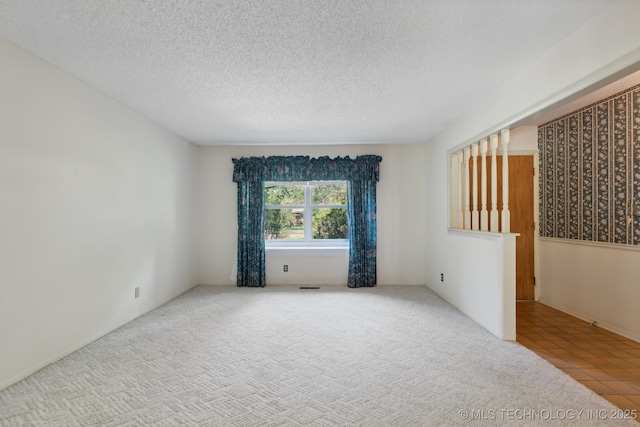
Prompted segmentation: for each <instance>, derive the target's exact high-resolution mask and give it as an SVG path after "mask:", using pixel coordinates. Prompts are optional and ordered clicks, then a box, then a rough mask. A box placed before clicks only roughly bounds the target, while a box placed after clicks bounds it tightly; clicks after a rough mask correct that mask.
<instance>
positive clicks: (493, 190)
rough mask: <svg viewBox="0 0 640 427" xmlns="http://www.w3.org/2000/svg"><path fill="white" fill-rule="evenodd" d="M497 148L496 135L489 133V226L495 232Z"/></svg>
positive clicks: (496, 218) (496, 217)
mask: <svg viewBox="0 0 640 427" xmlns="http://www.w3.org/2000/svg"><path fill="white" fill-rule="evenodd" d="M497 150H498V135H495V134H494V135H491V228H490V230H491V231H492V232H494V233H497V232H498V231H499V230H498V161H497V160H496V151H497Z"/></svg>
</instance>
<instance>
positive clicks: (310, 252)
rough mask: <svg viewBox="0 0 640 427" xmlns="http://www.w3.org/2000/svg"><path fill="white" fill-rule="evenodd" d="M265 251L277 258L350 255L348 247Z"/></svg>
mask: <svg viewBox="0 0 640 427" xmlns="http://www.w3.org/2000/svg"><path fill="white" fill-rule="evenodd" d="M265 250H266V251H267V253H268V254H270V255H277V256H291V255H294V256H298V255H300V256H341V255H347V254H348V253H349V247H348V246H271V247H268V246H267V247H266V248H265Z"/></svg>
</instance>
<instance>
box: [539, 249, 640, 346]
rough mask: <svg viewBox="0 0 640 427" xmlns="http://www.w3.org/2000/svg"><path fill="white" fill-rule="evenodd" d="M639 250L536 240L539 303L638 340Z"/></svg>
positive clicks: (639, 325) (639, 298) (639, 338)
mask: <svg viewBox="0 0 640 427" xmlns="http://www.w3.org/2000/svg"><path fill="white" fill-rule="evenodd" d="M639 282H640V248H633V247H627V246H621V245H619V246H618V247H616V245H605V244H597V243H590V242H579V241H567V240H564V239H550V238H542V237H541V238H540V298H539V301H540V302H542V303H544V304H547V305H550V306H551V307H554V308H557V309H559V310H561V311H564V312H566V313H569V314H572V315H574V316H576V317H579V318H581V319H583V320H586V321H588V322H598V325H599V326H601V327H603V328H605V329H608V330H610V331H613V332H616V333H618V334H620V335H624V336H626V337H628V338H631V339H634V340H636V341H640V321H638V301H640V286H638V285H639Z"/></svg>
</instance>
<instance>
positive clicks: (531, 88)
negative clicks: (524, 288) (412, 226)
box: [424, 0, 640, 324]
mask: <svg viewBox="0 0 640 427" xmlns="http://www.w3.org/2000/svg"><path fill="white" fill-rule="evenodd" d="M639 14H640V2H635V1H624V0H623V1H618V2H614V3H613V4H611V5H610V6H608V7H607V8H605V9H604V10H603V12H602V13H601V14H600V15H598V16H596V17H594V18H593V19H592V20H591V21H589V22H588V23H586V24H585V25H584V26H583V27H581V28H580V29H578V30H577V31H576V32H575V33H574V34H572V35H570V36H569V37H568V38H567V39H565V40H564V41H562V42H561V43H559V44H557V45H555V46H554V47H553V48H551V49H550V50H549V51H548V52H547V53H545V54H544V55H542V56H541V57H540V58H538V59H537V60H536V61H535V62H534V63H533V64H532V65H531V66H529V67H527V68H526V69H525V70H523V71H522V72H521V73H519V74H518V75H516V76H514V78H513V79H511V80H509V81H507V82H505V84H504V85H503V86H502V87H501V88H500V89H498V90H497V91H495V92H494V93H492V94H491V95H490V96H488V97H487V98H486V99H485V100H483V101H482V102H480V103H478V104H477V105H476V106H472V107H471V108H470V109H469V110H468V111H467V113H466V114H464V115H462V116H461V117H460V118H458V119H456V120H455V121H454V122H453V123H451V125H450V126H449V127H448V128H447V129H445V130H444V131H443V132H442V133H440V134H439V135H438V136H436V137H435V138H433V139H432V140H431V141H429V142H428V143H427V144H426V149H425V162H426V167H425V178H424V179H425V181H426V182H427V183H438V185H428V186H427V187H426V193H425V194H426V200H428V202H429V206H430V207H431V208H430V209H427V218H426V221H425V224H426V230H425V234H426V246H425V281H426V284H427V286H428V287H429V288H431V289H433V290H434V291H435V292H437V293H438V294H440V295H441V296H442V297H443V298H445V299H446V300H447V301H449V302H450V303H451V304H453V305H454V306H456V307H458V308H460V309H461V311H463V312H464V313H465V314H467V315H469V316H470V317H471V318H473V319H474V320H476V321H477V322H478V323H480V324H486V323H487V322H490V321H491V319H492V317H493V314H492V311H491V310H492V307H491V306H487V305H486V304H485V303H483V301H482V300H481V299H479V300H478V301H477V303H475V304H474V305H473V307H468V299H467V296H468V295H473V294H474V293H476V292H477V289H478V287H479V286H482V284H486V283H488V281H490V280H493V276H492V275H491V273H490V272H489V271H483V270H480V271H478V274H477V275H468V276H466V277H462V276H456V275H455V274H454V275H453V276H452V274H453V273H452V271H454V270H456V269H468V268H470V267H468V266H469V265H473V264H477V263H479V264H481V265H492V264H495V263H497V262H500V260H499V259H498V258H499V257H498V256H497V255H496V254H495V252H494V251H492V250H486V251H481V250H477V251H473V252H472V253H469V251H468V250H467V248H468V247H469V245H473V244H474V243H472V242H471V239H472V238H471V237H469V238H463V239H461V238H459V237H458V236H454V235H451V234H449V233H448V232H447V226H448V218H449V214H448V209H447V207H448V206H449V202H448V197H449V196H448V194H449V193H448V187H447V185H446V184H445V183H446V182H447V179H448V164H449V162H448V152H449V151H450V150H451V149H453V148H459V147H461V146H464V145H466V144H469V143H471V142H474V141H476V140H478V139H480V138H484V137H486V136H488V135H489V134H490V133H493V132H497V131H499V129H501V128H503V127H505V126H509V125H511V124H513V123H515V122H516V121H518V120H520V119H522V118H524V117H527V116H529V115H531V114H533V113H534V112H537V111H539V110H540V109H542V108H544V107H546V106H548V105H550V104H553V103H554V102H556V101H558V100H560V99H562V98H565V97H567V96H569V95H572V94H574V93H576V92H578V91H580V90H583V89H584V88H586V87H588V86H589V85H591V84H594V83H595V82H597V81H599V80H602V79H605V78H607V77H609V76H610V75H613V74H615V73H617V72H619V71H620V70H622V69H624V68H626V67H629V66H631V65H632V64H633V63H635V62H637V61H640V26H638V25H635V23H634V21H635V17H636V16H638V15H639ZM541 252H542V250H541ZM443 270H444V273H445V281H444V282H443V283H441V282H440V273H441V272H443ZM446 277H460V280H454V281H447V280H446ZM542 286H551V285H550V283H545V284H544V285H542ZM601 286H609V287H610V286H611V284H610V283H609V284H607V285H604V284H602V285H601ZM483 292H490V290H489V289H487V290H486V291H483ZM593 300H594V301H595V300H597V296H593Z"/></svg>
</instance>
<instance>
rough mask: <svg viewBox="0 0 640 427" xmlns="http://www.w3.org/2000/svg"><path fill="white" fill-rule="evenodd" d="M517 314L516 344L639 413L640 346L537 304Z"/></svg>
mask: <svg viewBox="0 0 640 427" xmlns="http://www.w3.org/2000/svg"><path fill="white" fill-rule="evenodd" d="M516 313H517V314H516V319H517V320H516V335H517V338H516V340H517V341H518V343H520V344H522V345H523V346H525V347H527V348H529V349H530V350H532V351H534V352H536V353H537V354H538V355H540V356H541V357H543V358H545V359H546V360H547V361H548V362H549V363H552V364H553V365H554V366H556V367H557V368H559V369H562V370H563V371H564V372H566V373H567V374H569V375H571V376H572V377H573V378H574V379H575V380H576V381H579V382H580V383H582V384H584V385H585V386H586V387H588V388H590V389H591V390H593V391H595V392H596V393H598V394H599V395H601V396H602V397H604V398H605V399H607V400H608V401H610V402H612V403H613V404H614V405H616V406H618V407H619V408H620V409H630V410H633V409H635V410H637V411H638V414H640V343H638V342H636V341H632V340H630V339H627V338H625V337H622V336H620V335H617V334H614V333H613V332H609V331H607V330H605V329H602V328H599V327H598V326H594V325H590V324H589V323H587V322H585V321H583V320H580V319H577V318H575V317H573V316H570V315H568V314H565V313H563V312H561V311H558V310H555V309H553V308H551V307H549V306H546V305H544V304H541V303H538V302H518V303H517V305H516ZM639 418H640V415H639Z"/></svg>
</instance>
